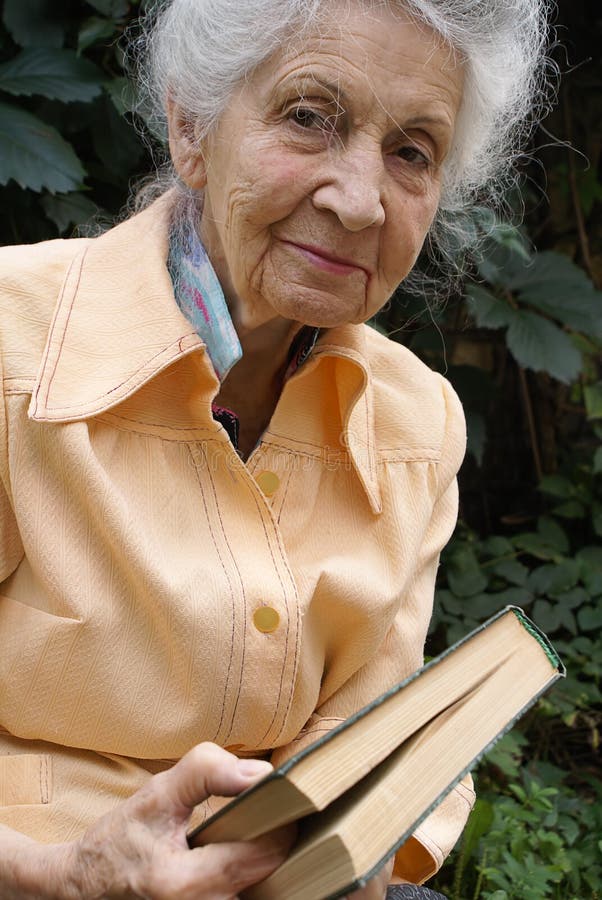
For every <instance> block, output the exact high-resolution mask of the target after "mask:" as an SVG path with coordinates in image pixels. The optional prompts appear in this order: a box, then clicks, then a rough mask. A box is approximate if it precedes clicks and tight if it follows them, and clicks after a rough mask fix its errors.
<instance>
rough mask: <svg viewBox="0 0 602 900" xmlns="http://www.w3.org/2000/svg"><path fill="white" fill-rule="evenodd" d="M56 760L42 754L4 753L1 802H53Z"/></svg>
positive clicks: (0, 769)
mask: <svg viewBox="0 0 602 900" xmlns="http://www.w3.org/2000/svg"><path fill="white" fill-rule="evenodd" d="M51 799H52V760H51V758H50V757H49V756H45V755H42V754H33V753H32V754H15V755H14V756H0V806H24V805H31V804H40V803H50V801H51Z"/></svg>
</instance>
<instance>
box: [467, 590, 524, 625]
mask: <svg viewBox="0 0 602 900" xmlns="http://www.w3.org/2000/svg"><path fill="white" fill-rule="evenodd" d="M518 590H521V589H520V588H519V589H518ZM501 593H502V594H503V593H505V592H504V591H502V592H501ZM507 605H508V604H507V602H506V601H505V600H501V601H500V596H499V594H485V593H480V594H473V595H472V597H468V598H467V599H466V611H467V612H468V613H469V614H470V615H471V616H472V618H473V619H476V620H477V622H481V621H483V619H488V618H489V617H490V616H493V615H495V613H497V612H499V611H500V609H501V608H502V607H503V606H507Z"/></svg>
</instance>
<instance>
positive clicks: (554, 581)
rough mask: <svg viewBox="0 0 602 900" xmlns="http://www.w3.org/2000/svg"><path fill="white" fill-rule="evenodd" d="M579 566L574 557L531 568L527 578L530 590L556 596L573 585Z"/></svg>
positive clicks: (576, 578)
mask: <svg viewBox="0 0 602 900" xmlns="http://www.w3.org/2000/svg"><path fill="white" fill-rule="evenodd" d="M580 571H581V567H580V565H579V563H578V562H577V560H575V559H564V560H562V562H559V563H558V564H555V565H543V566H538V567H537V568H536V569H533V570H532V571H531V573H530V574H529V578H528V579H527V585H528V587H529V589H530V590H532V591H534V592H535V593H536V594H545V595H547V596H556V595H558V594H563V593H564V592H566V591H569V590H570V589H571V588H573V587H575V585H576V584H577V581H578V580H579V574H580Z"/></svg>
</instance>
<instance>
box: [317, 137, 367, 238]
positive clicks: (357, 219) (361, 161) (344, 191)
mask: <svg viewBox="0 0 602 900" xmlns="http://www.w3.org/2000/svg"><path fill="white" fill-rule="evenodd" d="M382 194H383V164H382V158H381V157H380V154H378V156H377V155H376V154H375V153H370V152H367V151H364V152H361V153H354V154H352V153H351V152H348V153H341V154H337V156H336V158H335V159H333V161H332V169H331V170H330V172H329V173H328V175H327V177H326V178H325V179H324V182H323V183H322V184H320V185H319V187H318V188H317V189H316V190H315V191H314V193H313V196H312V201H313V205H314V207H315V208H316V209H327V210H330V211H331V212H333V213H334V214H335V215H336V216H337V217H338V219H339V221H340V222H341V224H342V225H344V227H345V228H346V229H347V230H348V231H361V230H362V229H364V228H369V227H370V226H372V225H383V224H384V221H385V209H384V206H383V196H382Z"/></svg>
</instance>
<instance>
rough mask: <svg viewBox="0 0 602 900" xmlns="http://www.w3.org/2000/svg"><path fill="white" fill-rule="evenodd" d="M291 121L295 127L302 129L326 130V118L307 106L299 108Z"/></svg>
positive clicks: (294, 112)
mask: <svg viewBox="0 0 602 900" xmlns="http://www.w3.org/2000/svg"><path fill="white" fill-rule="evenodd" d="M291 119H292V121H293V122H294V123H295V125H299V126H300V127H301V128H320V129H324V128H325V124H326V123H325V120H324V118H323V117H322V116H321V115H320V114H319V113H317V112H316V111H315V110H313V109H308V108H307V107H305V106H297V107H295V109H293V111H292V113H291Z"/></svg>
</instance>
